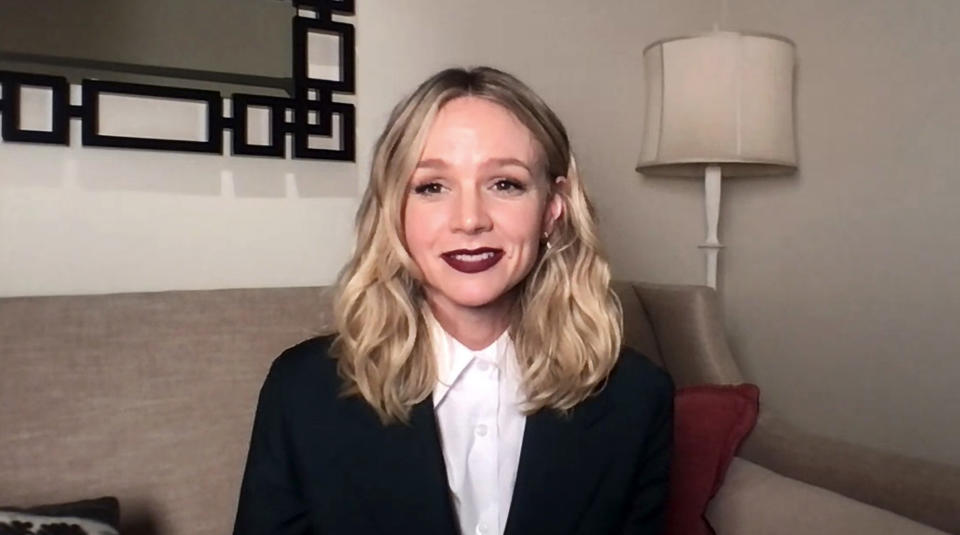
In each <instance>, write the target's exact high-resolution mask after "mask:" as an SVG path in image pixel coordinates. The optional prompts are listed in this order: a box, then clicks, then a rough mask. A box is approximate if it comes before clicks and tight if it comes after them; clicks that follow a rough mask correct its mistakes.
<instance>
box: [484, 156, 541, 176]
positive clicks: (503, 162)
mask: <svg viewBox="0 0 960 535" xmlns="http://www.w3.org/2000/svg"><path fill="white" fill-rule="evenodd" d="M508 165H516V166H519V167H523V168H524V169H526V170H527V172H528V173H532V172H533V171H531V170H530V166H529V165H527V163H526V162H524V161H523V160H518V159H516V158H490V159H489V160H487V161H485V162H483V167H506V166H508Z"/></svg>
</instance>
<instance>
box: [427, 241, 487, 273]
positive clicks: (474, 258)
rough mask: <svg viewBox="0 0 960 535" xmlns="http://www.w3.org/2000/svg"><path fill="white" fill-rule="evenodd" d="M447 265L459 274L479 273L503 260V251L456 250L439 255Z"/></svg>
mask: <svg viewBox="0 0 960 535" xmlns="http://www.w3.org/2000/svg"><path fill="white" fill-rule="evenodd" d="M440 257H441V258H443V260H444V261H446V263H447V264H449V265H450V267H452V268H453V269H455V270H457V271H459V272H461V273H480V272H481V271H486V270H488V269H490V268H492V267H493V266H495V265H496V264H497V262H499V261H500V259H501V258H503V249H494V248H492V247H480V248H479V249H457V250H456V251H447V252H445V253H443V254H442V255H440Z"/></svg>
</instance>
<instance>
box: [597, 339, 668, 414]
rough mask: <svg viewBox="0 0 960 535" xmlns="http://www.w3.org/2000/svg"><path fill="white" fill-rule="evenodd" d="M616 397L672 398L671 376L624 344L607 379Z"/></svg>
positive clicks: (660, 399) (658, 399)
mask: <svg viewBox="0 0 960 535" xmlns="http://www.w3.org/2000/svg"><path fill="white" fill-rule="evenodd" d="M607 386H608V388H610V389H611V390H612V391H613V393H614V395H616V396H618V397H627V396H629V397H635V396H637V397H642V398H644V399H647V400H650V399H651V398H652V399H655V400H657V401H662V400H669V399H672V398H673V392H674V384H673V378H671V377H670V374H669V373H667V371H666V370H664V369H663V368H661V367H660V366H657V365H656V364H654V363H653V361H652V360H650V359H649V358H647V357H646V356H645V355H643V354H642V353H640V352H639V351H636V350H635V349H633V348H630V347H626V346H624V347H623V348H622V349H621V350H620V358H619V360H618V362H617V365H616V366H615V367H614V369H613V372H612V373H611V374H610V379H609V381H608V385H607Z"/></svg>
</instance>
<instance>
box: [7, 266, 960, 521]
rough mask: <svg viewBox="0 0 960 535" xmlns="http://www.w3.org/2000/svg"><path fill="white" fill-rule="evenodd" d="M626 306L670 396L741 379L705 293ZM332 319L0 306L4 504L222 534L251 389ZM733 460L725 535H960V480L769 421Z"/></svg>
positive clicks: (220, 310)
mask: <svg viewBox="0 0 960 535" xmlns="http://www.w3.org/2000/svg"><path fill="white" fill-rule="evenodd" d="M618 292H619V293H620V295H621V299H622V300H623V304H624V309H625V316H626V317H625V324H626V335H627V336H626V342H627V343H628V344H629V345H631V346H634V347H636V348H637V349H639V350H640V351H642V352H644V353H645V354H647V355H648V356H650V357H651V358H653V359H654V360H656V361H658V362H659V363H660V364H661V365H663V366H664V367H665V368H666V369H667V370H668V371H669V372H670V373H671V375H672V376H673V378H674V380H675V382H676V383H677V385H678V386H685V385H692V384H699V383H740V382H743V381H744V378H743V377H742V376H741V373H740V371H739V369H738V367H737V365H736V363H735V361H734V359H733V358H732V356H731V354H730V350H729V348H728V346H727V343H726V339H725V337H724V331H723V325H722V322H721V319H720V313H719V307H718V303H717V297H716V295H715V294H714V293H713V291H712V290H710V289H708V288H704V287H698V286H656V285H648V284H634V285H630V284H620V285H619V286H618ZM328 320H329V297H328V295H327V292H326V291H324V290H323V289H319V288H283V289H251V290H214V291H176V292H162V293H142V294H117V295H100V296H67V297H25V298H4V299H0V504H8V505H9V504H22V505H28V504H35V503H50V502H55V501H69V500H75V499H80V498H84V497H95V496H101V495H115V496H118V497H119V499H120V503H121V508H122V532H123V533H127V534H131V535H137V534H142V535H224V534H226V533H229V532H230V529H231V526H232V523H233V518H234V514H235V510H236V503H237V492H238V488H239V483H240V476H241V470H242V467H243V461H244V457H245V455H246V448H247V440H248V436H249V432H250V425H251V421H252V414H253V408H254V405H255V402H256V397H257V392H258V389H259V386H260V382H261V381H262V379H263V377H264V375H265V373H266V371H267V367H268V366H269V364H270V362H271V360H272V359H273V358H274V356H276V355H277V354H278V353H279V352H280V351H281V350H283V349H284V348H286V347H288V346H290V345H292V344H294V343H296V342H298V341H300V340H302V339H304V338H307V337H310V336H312V335H314V334H317V333H319V332H321V331H323V330H324V329H325V327H326V325H327V324H328ZM760 388H761V392H762V391H763V385H760ZM762 405H763V402H762V398H761V407H762ZM740 455H741V456H740V457H737V458H736V459H734V462H733V464H732V465H731V467H730V470H729V472H728V474H727V478H726V482H725V483H724V485H723V487H722V489H721V490H720V493H719V494H718V495H717V497H716V498H714V500H713V501H712V503H711V505H710V509H709V510H708V518H709V519H710V521H711V522H712V523H713V525H714V526H715V527H716V528H717V532H718V533H719V534H720V535H725V534H737V533H745V534H768V533H769V534H794V533H797V534H800V533H815V534H833V533H836V534H840V533H843V534H848V533H855V534H859V533H871V534H879V533H889V534H916V535H920V534H932V533H942V532H943V531H938V530H936V529H934V528H933V527H930V526H935V527H938V528H940V529H941V530H946V531H947V532H954V533H960V468H958V467H951V466H940V465H935V464H932V463H926V462H922V461H918V460H914V459H908V458H903V457H899V456H896V455H890V454H885V453H882V452H878V451H872V450H868V449H865V448H860V447H855V446H851V445H847V444H844V443H841V442H837V441H831V440H826V439H822V438H818V437H816V436H813V435H810V434H807V433H804V432H802V431H799V430H796V429H793V428H791V427H790V426H789V425H787V424H785V423H783V422H780V421H778V420H777V418H776V416H775V415H771V414H769V411H766V410H764V409H763V408H761V418H760V421H759V423H758V425H757V428H756V429H755V430H754V431H753V433H752V434H751V436H750V437H749V438H748V439H747V441H746V443H745V444H744V446H743V448H742V450H741V452H740ZM868 504H871V505H868ZM911 519H912V520H911Z"/></svg>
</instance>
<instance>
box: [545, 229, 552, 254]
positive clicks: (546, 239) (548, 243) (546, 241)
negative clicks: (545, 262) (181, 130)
mask: <svg viewBox="0 0 960 535" xmlns="http://www.w3.org/2000/svg"><path fill="white" fill-rule="evenodd" d="M543 243H544V244H545V245H546V247H547V250H548V251H549V250H550V248H551V247H553V245H551V244H550V234H549V233H547V232H544V233H543Z"/></svg>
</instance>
